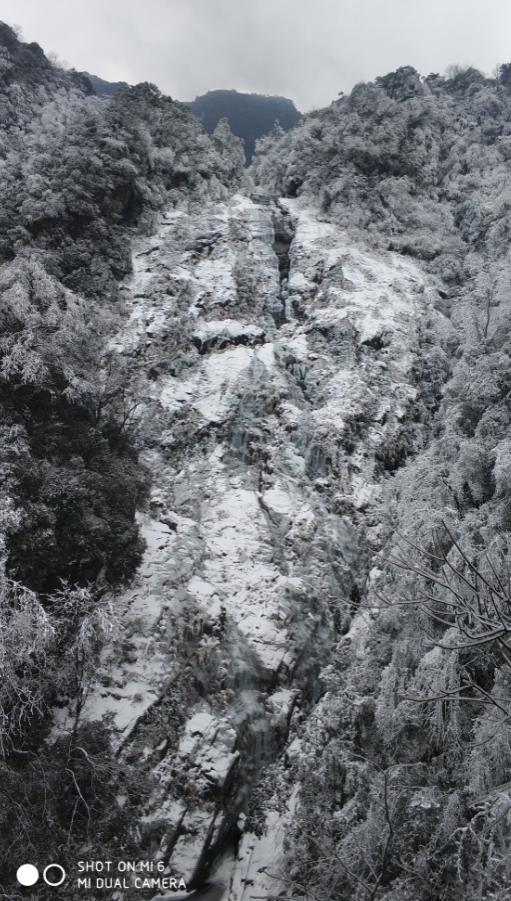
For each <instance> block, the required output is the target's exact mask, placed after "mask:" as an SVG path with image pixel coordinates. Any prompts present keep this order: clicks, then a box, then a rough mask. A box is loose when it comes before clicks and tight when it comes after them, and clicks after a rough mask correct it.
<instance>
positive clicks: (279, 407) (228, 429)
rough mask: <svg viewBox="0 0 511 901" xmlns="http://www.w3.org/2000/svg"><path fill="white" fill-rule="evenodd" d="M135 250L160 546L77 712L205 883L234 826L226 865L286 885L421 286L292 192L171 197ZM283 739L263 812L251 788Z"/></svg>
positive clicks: (140, 396)
mask: <svg viewBox="0 0 511 901" xmlns="http://www.w3.org/2000/svg"><path fill="white" fill-rule="evenodd" d="M279 217H280V220H279ZM282 217H285V222H286V229H288V232H287V234H288V238H289V240H288V241H287V239H286V241H287V243H286V242H284V241H283V238H282V226H279V227H280V228H281V231H280V233H279V235H280V237H278V240H277V247H276V250H277V252H280V253H281V254H282V253H284V252H285V254H286V260H285V261H283V260H282V258H281V260H280V266H279V264H278V261H277V257H276V255H275V251H274V247H273V245H274V243H275V234H274V229H273V222H274V221H282ZM283 244H284V245H285V247H283ZM204 248H207V251H208V252H207V255H206V256H205V255H204V253H203V250H204ZM133 264H134V274H133V277H132V279H131V280H130V281H129V282H128V283H127V284H126V285H125V286H124V297H125V302H126V308H127V312H128V320H127V322H126V325H125V328H124V329H123V331H122V333H121V334H119V336H118V337H117V339H116V340H115V341H114V342H113V344H112V346H113V347H114V348H115V349H116V350H117V351H118V353H119V354H127V355H129V356H130V359H131V360H136V361H137V363H136V364H135V370H136V371H134V372H133V376H132V385H131V391H132V392H133V393H134V394H136V398H137V400H138V401H139V404H140V406H139V407H138V415H139V416H140V417H141V420H142V422H143V425H144V428H143V430H142V432H143V433H144V434H145V435H148V438H147V446H146V449H145V451H144V457H145V462H146V463H147V464H148V465H149V466H150V468H151V469H152V471H153V473H154V485H153V492H152V498H151V504H150V510H151V516H149V515H148V514H142V515H141V521H142V523H143V527H144V534H145V537H146V540H147V545H148V546H147V552H146V556H145V560H144V563H143V566H142V568H141V570H140V573H139V576H138V580H137V583H136V584H135V585H134V586H133V587H132V588H131V589H130V591H128V592H127V593H126V595H125V596H124V597H123V599H122V604H121V607H120V611H121V614H120V620H121V626H120V633H119V635H118V636H117V638H116V639H115V641H113V642H112V645H111V647H110V648H109V649H108V651H107V652H106V653H105V655H104V660H103V666H102V670H101V672H100V673H99V674H98V681H97V685H96V687H95V689H94V691H93V692H92V694H91V696H90V698H89V700H88V706H87V716H88V717H89V718H91V719H95V718H98V717H101V716H103V715H105V714H109V715H110V717H111V718H112V722H113V725H114V727H115V729H116V730H117V732H118V736H119V753H120V754H121V755H126V756H127V757H129V759H133V758H135V759H140V761H141V765H146V766H147V767H149V768H150V769H151V770H152V772H153V775H154V778H155V789H154V792H153V795H152V797H151V798H150V799H148V802H147V804H146V809H145V811H144V812H143V816H142V819H141V824H140V829H141V835H142V837H143V838H142V841H143V842H145V845H144V847H146V848H147V849H150V850H151V853H153V855H155V856H156V857H159V858H160V859H163V860H164V861H166V862H167V863H168V864H169V866H170V867H172V869H173V870H174V872H177V873H179V874H182V875H183V876H184V877H185V879H187V880H188V882H189V884H190V885H191V886H192V887H193V886H194V885H200V884H201V883H202V882H204V880H205V879H206V878H207V875H208V873H209V872H210V870H211V867H212V865H213V864H214V861H215V859H216V858H217V857H218V854H219V853H220V851H223V850H224V849H225V848H226V846H227V845H229V843H231V844H233V843H235V840H236V841H238V842H239V847H238V856H237V860H236V861H231V872H230V874H227V875H226V873H225V870H224V871H222V878H223V879H224V880H225V881H226V898H229V899H231V901H250V899H255V898H261V897H266V894H265V892H266V893H267V894H271V893H272V892H274V891H275V884H276V883H275V872H277V871H278V856H279V854H280V851H281V849H282V841H283V836H284V834H285V828H286V822H287V818H288V817H289V816H290V815H291V811H292V807H293V803H294V798H295V797H296V786H295V785H294V784H293V780H292V778H291V777H289V775H286V773H287V774H289V773H290V772H291V771H292V765H291V763H292V760H293V757H296V755H299V754H300V750H299V735H298V731H299V729H298V725H297V724H298V723H299V722H300V717H301V718H302V719H303V717H304V716H305V715H306V714H307V711H308V710H309V709H310V708H311V706H313V705H314V704H315V703H317V701H318V700H319V698H318V680H317V676H318V673H319V671H320V669H321V667H322V666H323V665H325V664H326V663H327V662H328V656H329V653H330V650H331V649H332V647H333V646H334V645H335V643H336V642H337V641H338V639H339V636H340V635H342V634H343V633H344V632H346V629H347V624H348V623H349V619H350V616H351V613H352V612H353V607H354V603H355V601H354V598H356V597H357V592H358V587H357V586H358V584H359V583H360V581H361V580H362V579H363V578H364V573H367V571H368V569H369V566H370V559H371V548H372V546H373V545H375V544H377V541H378V530H377V528H375V527H373V526H372V525H371V515H370V514H371V509H372V505H374V502H375V500H376V499H377V497H378V493H379V491H380V487H379V481H380V477H381V466H380V465H379V463H378V455H380V456H381V453H382V449H384V448H385V447H386V446H387V445H388V444H389V443H392V442H394V441H395V440H396V437H397V436H400V435H401V433H402V431H403V429H405V425H404V418H405V415H406V413H407V411H408V410H409V409H410V405H413V402H414V398H415V388H414V387H413V377H412V372H413V364H414V361H415V356H416V352H417V342H418V323H419V321H420V317H421V316H422V314H423V312H424V311H425V309H426V307H427V306H428V301H427V297H428V294H427V293H426V292H425V291H424V280H423V276H422V274H421V273H420V271H419V270H418V269H417V267H415V266H414V265H413V264H412V263H407V262H404V261H403V260H402V259H399V258H397V257H395V256H393V255H392V254H388V255H386V256H378V257H376V256H375V255H374V254H373V253H370V252H368V251H366V250H364V249H363V248H362V247H360V246H356V245H354V244H353V243H352V242H351V241H350V240H349V238H348V236H347V235H346V234H345V233H343V232H342V231H341V230H339V229H338V228H336V227H335V226H334V225H331V224H328V223H326V222H324V221H321V217H320V215H319V213H318V211H317V210H315V209H313V208H310V207H307V206H305V205H302V204H301V202H300V201H299V200H286V201H281V207H280V210H277V209H272V208H271V207H270V206H269V205H266V204H265V205H264V206H261V205H259V204H258V203H255V202H253V201H251V200H250V199H249V198H247V197H244V196H241V195H237V196H235V197H234V198H232V199H231V200H230V201H228V202H225V203H222V204H217V205H212V206H210V207H207V208H206V209H202V210H191V211H187V210H184V209H181V210H173V211H168V212H167V214H166V215H165V216H164V217H163V219H162V222H161V226H160V228H159V231H158V233H157V234H156V235H155V236H154V237H153V238H151V239H149V240H145V241H144V242H143V243H142V244H141V246H140V247H139V248H138V249H137V250H136V252H135V254H134V258H133ZM283 282H285V285H284V288H285V290H284V291H283V285H282V283H283ZM282 300H284V302H285V305H286V311H285V317H282V318H280V319H279V317H275V315H274V314H275V311H276V310H278V309H280V305H281V302H282ZM297 310H299V313H297ZM279 326H280V327H279ZM375 357H377V359H378V361H379V365H375ZM169 367H171V368H170V369H169ZM132 368H133V366H132ZM148 372H149V374H147V373H148ZM406 428H408V426H406ZM410 440H411V439H410ZM162 708H163V709H164V710H165V715H164V716H163V715H161V716H160V715H159V714H158V711H159V710H161V709H162ZM290 730H291V734H290V735H289V733H290ZM288 735H289V745H288V747H287V749H286V743H287V742H288ZM279 759H280V760H281V775H280V776H279V778H278V779H277V780H276V783H275V785H274V786H273V787H271V791H270V794H269V795H268V789H266V797H267V803H266V802H265V803H263V804H262V807H261V805H259V813H258V817H259V823H260V829H259V830H258V831H259V833H260V834H259V835H256V834H255V833H253V832H252V831H251V830H252V828H253V821H254V816H255V814H252V815H251V816H249V818H248V819H247V818H246V817H245V814H246V813H247V811H248V810H249V808H250V807H251V805H252V807H253V806H254V805H253V803H252V801H253V799H252V787H253V786H256V785H257V784H258V782H259V781H260V778H261V775H262V774H263V772H264V769H265V767H266V766H270V765H272V766H274V765H276V762H277V761H278V760H279ZM290 765H291V769H289V767H290ZM273 791H276V792H277V794H278V796H279V801H278V803H277V801H276V800H275V799H274V800H271V795H272V792H273ZM254 797H255V796H254ZM240 816H241V818H240ZM272 874H273V875H272ZM272 878H273V882H272Z"/></svg>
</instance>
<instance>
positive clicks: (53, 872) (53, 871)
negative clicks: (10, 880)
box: [16, 863, 66, 888]
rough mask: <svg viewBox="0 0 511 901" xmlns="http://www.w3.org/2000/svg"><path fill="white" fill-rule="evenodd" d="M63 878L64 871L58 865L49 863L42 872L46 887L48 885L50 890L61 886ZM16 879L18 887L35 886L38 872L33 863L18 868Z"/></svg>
mask: <svg viewBox="0 0 511 901" xmlns="http://www.w3.org/2000/svg"><path fill="white" fill-rule="evenodd" d="M65 878H66V871H65V869H64V867H61V866H60V864H59V863H49V864H48V866H47V867H45V868H44V870H43V879H44V881H45V882H46V885H50V886H51V887H52V888H57V887H58V886H59V885H62V883H63V882H64V879H65ZM16 879H17V880H18V882H19V884H20V885H24V886H26V887H29V886H31V885H35V884H36V882H37V881H38V879H39V870H38V869H37V867H35V866H34V864H33V863H24V864H22V865H21V866H20V867H18V869H17V872H16Z"/></svg>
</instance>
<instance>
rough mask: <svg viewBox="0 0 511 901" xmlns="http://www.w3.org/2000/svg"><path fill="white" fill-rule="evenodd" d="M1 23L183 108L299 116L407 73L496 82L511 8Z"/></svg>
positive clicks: (32, 15)
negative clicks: (240, 95)
mask: <svg viewBox="0 0 511 901" xmlns="http://www.w3.org/2000/svg"><path fill="white" fill-rule="evenodd" d="M0 17H1V18H2V19H4V20H5V21H7V22H9V23H17V24H19V25H20V26H21V27H22V29H23V33H24V35H25V39H26V40H31V41H32V40H35V41H37V42H38V43H40V44H41V45H42V46H43V48H44V49H45V50H47V51H50V50H51V51H54V52H56V53H57V55H58V56H59V57H60V58H61V59H64V60H66V61H67V62H68V63H69V64H70V65H73V66H74V67H75V68H77V69H86V70H88V71H90V72H94V73H95V74H97V75H100V76H102V77H104V78H108V79H111V80H126V81H128V82H131V83H135V82H137V81H152V82H155V83H156V84H157V85H158V86H159V87H160V88H161V89H162V90H163V91H165V92H166V93H169V94H171V95H172V96H173V97H177V98H179V99H193V97H194V96H195V95H196V94H200V93H204V92H205V91H207V90H209V89H214V88H231V87H233V88H238V89H239V90H249V91H258V92H262V93H269V94H283V95H285V96H288V97H291V98H292V99H294V100H295V102H296V103H297V105H298V106H299V107H300V108H301V109H310V108H311V107H313V106H323V105H326V104H328V103H329V102H330V101H331V100H333V99H334V98H335V97H336V96H337V94H338V92H339V91H341V90H342V91H348V90H350V89H351V87H352V86H353V85H354V84H355V83H356V82H358V81H363V80H370V79H372V78H374V77H375V76H377V75H380V74H384V73H385V72H388V71H391V70H392V69H395V68H397V67H398V66H401V65H413V66H415V68H416V69H418V70H419V71H421V72H422V73H423V74H427V73H428V72H431V71H437V72H438V71H439V72H442V71H444V70H445V68H446V67H447V66H448V65H449V64H451V63H462V64H465V63H467V64H472V65H475V66H477V67H479V68H481V69H483V70H484V71H487V72H491V71H492V70H493V69H494V67H495V65H496V64H497V63H502V62H507V61H509V58H510V57H511V50H510V49H509V47H508V46H507V44H508V41H507V36H508V35H509V34H510V33H511V5H510V4H509V3H508V0H489V3H488V4H487V5H486V7H485V6H484V4H482V3H481V2H480V0H477V2H476V0H428V2H426V0H250V2H249V0H144V2H140V0H88V2H87V3H86V4H84V3H83V0H66V2H65V3H62V2H61V0H23V3H21V4H20V2H19V0H0Z"/></svg>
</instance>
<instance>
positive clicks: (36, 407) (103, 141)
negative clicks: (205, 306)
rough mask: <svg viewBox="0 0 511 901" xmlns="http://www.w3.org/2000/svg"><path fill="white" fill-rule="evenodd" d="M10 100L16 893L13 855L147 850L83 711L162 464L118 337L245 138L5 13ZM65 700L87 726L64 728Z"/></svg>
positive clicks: (3, 222)
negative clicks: (178, 211) (172, 217)
mask: <svg viewBox="0 0 511 901" xmlns="http://www.w3.org/2000/svg"><path fill="white" fill-rule="evenodd" d="M0 109H1V118H2V124H3V129H2V134H1V136H0V183H1V209H0V295H1V300H0V322H1V334H0V403H1V410H2V417H1V423H0V430H1V471H2V501H1V514H0V532H1V554H2V561H1V585H0V592H1V600H0V664H1V675H2V681H1V687H0V751H1V755H0V784H1V788H0V792H1V795H2V803H1V812H0V884H2V885H3V887H4V890H5V891H6V892H7V893H8V894H6V895H4V897H14V896H15V894H12V892H14V893H16V890H15V889H14V888H13V887H12V879H13V875H14V874H13V872H12V865H13V861H16V860H18V861H20V860H25V859H26V858H27V856H29V857H31V858H33V859H36V860H37V859H40V860H41V859H42V860H44V859H52V858H54V857H56V858H58V859H60V860H61V862H62V863H64V865H66V862H67V861H68V860H71V861H74V860H75V858H76V851H77V848H78V847H79V846H80V845H83V842H84V841H85V840H90V839H91V837H92V840H93V842H97V843H99V845H100V847H101V849H102V851H103V853H106V854H107V856H108V854H111V853H114V851H115V848H117V849H119V853H126V851H127V850H128V845H129V843H128V839H127V831H128V830H129V828H130V819H129V810H130V804H131V802H132V800H133V798H134V797H136V796H137V792H140V790H141V789H140V785H138V784H137V783H136V782H135V780H134V779H133V774H131V775H130V773H129V772H128V773H127V772H126V769H125V768H121V766H120V765H119V764H118V763H116V761H115V758H114V757H113V755H112V752H111V749H110V740H109V736H108V731H107V730H106V729H105V728H103V727H100V726H98V728H93V727H90V726H82V725H81V723H79V716H80V709H81V704H82V702H83V697H84V694H85V692H86V686H87V680H88V678H89V677H90V674H91V673H92V671H93V670H94V667H95V661H96V659H97V654H98V653H99V650H100V648H101V645H102V643H103V642H104V641H105V639H106V638H107V637H108V636H109V634H110V631H111V628H112V622H113V620H114V619H115V596H114V595H113V594H112V593H113V592H115V590H116V589H118V588H119V587H120V586H122V585H123V584H125V583H126V582H127V581H129V580H130V578H131V577H132V575H133V573H134V572H135V570H136V568H137V566H138V564H139V562H140V559H141V555H142V552H143V541H142V539H141V537H140V534H139V529H138V525H137V523H136V520H135V513H136V510H137V508H138V507H139V506H140V505H141V504H142V503H143V501H144V498H145V497H146V495H147V490H148V485H149V481H150V473H149V472H148V471H147V470H145V469H144V467H143V466H141V464H140V463H139V460H138V437H137V434H136V429H135V428H134V423H133V414H134V409H133V406H132V404H131V402H130V401H128V399H127V397H126V388H125V384H126V379H125V373H124V372H123V371H122V369H119V364H118V361H116V363H115V365H113V364H112V356H111V353H110V352H109V350H108V339H109V338H110V336H111V335H112V334H113V333H114V332H115V330H116V329H117V328H118V325H119V322H120V317H121V316H122V309H121V304H120V299H119V292H118V284H119V281H120V280H121V279H122V278H123V277H124V276H125V275H126V274H127V273H128V272H129V271H130V270H131V252H130V245H131V241H132V239H133V236H134V235H136V234H137V233H140V232H144V231H148V230H149V231H150V230H151V227H152V222H153V217H154V215H155V214H156V213H157V211H158V210H159V209H160V208H161V207H162V205H163V204H165V205H167V206H172V205H173V204H175V203H177V202H178V201H179V200H183V199H187V200H189V201H190V203H194V202H195V203H200V202H201V201H202V200H203V199H204V198H205V197H218V198H220V197H223V196H225V195H226V193H227V192H228V191H231V190H232V186H233V183H236V180H237V179H238V178H239V177H240V174H241V171H242V159H243V153H242V150H241V148H240V146H239V144H238V142H237V141H236V140H235V139H234V138H232V136H230V135H229V134H227V133H226V132H225V130H224V131H222V129H219V131H218V132H217V133H216V135H213V137H212V138H210V137H208V135H206V133H205V132H204V131H203V129H202V128H201V127H200V126H199V125H198V123H197V122H196V120H195V119H194V117H193V116H192V115H191V113H189V112H188V111H187V110H185V109H184V108H183V107H182V106H181V105H179V104H176V103H174V102H173V101H172V100H170V99H169V98H167V97H163V96H162V95H161V94H160V92H159V91H158V90H157V88H155V87H154V86H153V85H149V84H142V85H138V86H137V87H134V88H127V89H126V90H124V91H121V92H119V93H118V94H117V95H116V96H115V97H113V98H112V99H111V100H102V99H99V98H97V97H96V96H94V92H93V90H92V88H91V85H90V83H89V82H88V80H87V79H86V78H85V77H84V76H81V75H79V74H76V73H73V72H64V71H62V70H60V69H58V68H55V67H54V66H53V65H51V64H50V62H49V61H48V60H47V58H46V57H45V55H44V53H43V51H42V50H41V48H40V47H39V46H38V45H37V44H24V43H22V42H21V41H20V40H19V39H18V38H17V36H16V34H15V32H14V31H13V30H12V29H10V28H9V27H8V26H7V25H4V24H0ZM62 697H70V698H71V699H72V700H73V702H74V704H75V713H76V716H75V725H74V728H73V729H72V731H71V733H70V734H63V735H60V736H57V737H55V736H52V735H51V734H50V731H49V730H50V728H51V715H50V711H51V708H52V707H53V706H54V705H55V704H57V705H58V704H59V703H61V701H60V699H61V698H62ZM121 783H122V785H124V786H125V790H126V791H127V796H128V798H129V802H128V805H127V808H126V810H125V811H124V812H120V811H117V812H113V811H112V807H111V799H112V797H113V794H114V793H115V792H116V791H119V790H120V789H119V786H120V784H121ZM41 891H43V892H44V889H42V890H41ZM9 892H11V894H9ZM16 896H17V895H16ZM40 897H43V895H41V896H40Z"/></svg>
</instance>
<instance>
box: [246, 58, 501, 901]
mask: <svg viewBox="0 0 511 901" xmlns="http://www.w3.org/2000/svg"><path fill="white" fill-rule="evenodd" d="M510 160H511V66H509V65H503V66H501V68H500V70H499V74H498V77H496V78H487V77H485V76H484V75H482V74H481V73H480V72H478V71H477V70H475V69H472V68H469V69H461V68H454V69H453V70H452V71H451V72H450V74H449V75H448V76H440V75H437V74H433V75H429V76H428V77H426V78H422V77H420V76H419V75H418V73H417V72H416V71H415V70H414V69H412V68H411V67H405V68H402V69H399V70H397V71H396V72H393V73H390V74H388V75H386V76H384V77H381V78H377V79H376V81H375V82H374V83H368V84H359V85H357V86H356V87H355V88H354V89H353V91H352V92H351V93H350V94H349V95H348V96H343V97H341V98H340V99H339V100H336V101H335V102H334V103H332V104H331V106H329V107H328V108H326V109H324V110H320V111H318V112H314V113H311V114H309V115H308V116H306V117H305V119H304V120H303V123H301V124H300V125H298V126H297V127H296V128H295V129H294V130H292V131H291V132H289V133H288V134H285V135H284V134H282V135H281V136H280V138H277V139H275V138H274V139H264V140H263V141H261V142H260V143H259V147H258V151H257V153H256V156H255V159H254V164H253V167H252V172H253V176H254V178H255V179H256V181H257V182H258V183H259V184H260V185H262V186H263V187H264V188H265V189H266V190H267V191H270V192H274V193H275V195H284V196H290V197H296V196H298V197H307V196H314V195H315V196H320V197H321V204H322V210H323V214H324V216H325V217H326V218H328V219H330V220H331V221H334V222H336V223H339V224H340V225H342V226H343V227H345V228H346V229H348V230H349V232H350V233H351V234H357V233H358V234H359V235H360V236H361V238H363V239H364V240H366V241H367V240H369V242H370V243H372V244H373V246H375V247H377V248H386V249H392V250H396V251H398V252H399V253H400V254H405V255H407V256H410V257H413V258H414V259H416V260H418V261H420V262H421V265H422V266H423V268H424V269H425V270H426V271H429V272H430V273H431V274H432V275H433V276H434V277H436V278H438V279H439V288H440V290H439V297H440V299H439V303H438V310H439V313H440V314H441V315H442V317H443V319H444V329H443V335H442V336H441V337H440V339H439V337H438V335H437V336H435V334H434V333H431V332H429V333H428V330H427V329H426V330H425V332H424V334H423V365H422V366H421V371H420V372H418V374H417V375H418V384H419V386H420V402H419V404H418V407H417V418H418V420H419V421H422V422H423V423H424V424H425V425H426V429H425V433H424V434H425V439H424V443H423V447H422V449H419V450H418V452H416V451H417V448H415V449H412V448H411V447H406V445H405V446H403V447H401V448H400V450H399V453H397V454H396V455H391V459H390V460H389V461H388V462H387V469H388V479H387V482H386V498H385V501H384V502H383V503H382V505H381V509H380V513H379V515H380V518H381V524H382V529H383V532H384V535H385V536H386V539H385V540H384V541H383V542H382V551H381V552H380V553H379V555H377V556H376V558H375V560H374V562H373V568H372V570H371V572H370V573H369V575H368V578H367V580H366V583H365V589H364V591H363V593H362V600H361V604H360V607H359V609H358V612H357V613H356V616H355V620H354V622H353V624H352V627H351V629H350V630H349V631H348V632H347V634H346V636H345V637H344V638H343V639H341V641H340V642H339V645H338V649H337V655H336V659H335V660H333V661H332V662H331V664H330V666H329V667H328V669H327V671H325V673H324V687H325V689H326V691H325V695H324V696H323V699H322V701H321V703H320V705H319V706H318V709H317V711H316V713H315V715H314V716H313V717H312V719H311V721H310V723H309V725H308V731H307V738H306V739H305V741H304V747H305V748H306V749H307V751H308V752H307V753H306V755H305V757H304V759H303V761H302V763H301V765H300V773H299V778H300V781H301V792H300V802H299V805H298V812H297V816H296V821H295V825H294V829H293V832H292V835H291V837H290V839H289V878H290V880H291V883H292V886H293V888H292V890H291V892H290V894H291V896H292V897H302V896H303V897H314V899H316V901H327V899H333V898H336V899H339V901H340V899H346V901H348V899H350V901H353V899H360V901H362V899H373V898H385V899H388V901H390V899H392V901H412V899H413V901H417V899H421V901H426V899H427V901H434V899H435V901H437V899H446V901H447V899H450V901H453V899H459V901H461V899H479V898H485V899H489V898H495V899H497V898H498V899H505V898H508V897H509V881H510V877H511V871H510V859H511V858H510V854H509V850H510V832H509V809H510V808H509V797H508V795H507V788H508V785H509V779H510V774H511V741H510V736H511V732H510V729H509V717H510V711H511V641H510V639H511V618H510V615H511V582H510V557H509V555H510V543H509V531H510V525H511V520H510V501H509V497H510V490H511V438H510V425H511V405H510V396H511V395H510V392H511V340H510V324H511V291H510V287H511V286H510V276H511V259H510V234H511V168H510ZM414 450H415V453H413V451H414ZM309 893H310V894H309Z"/></svg>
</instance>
